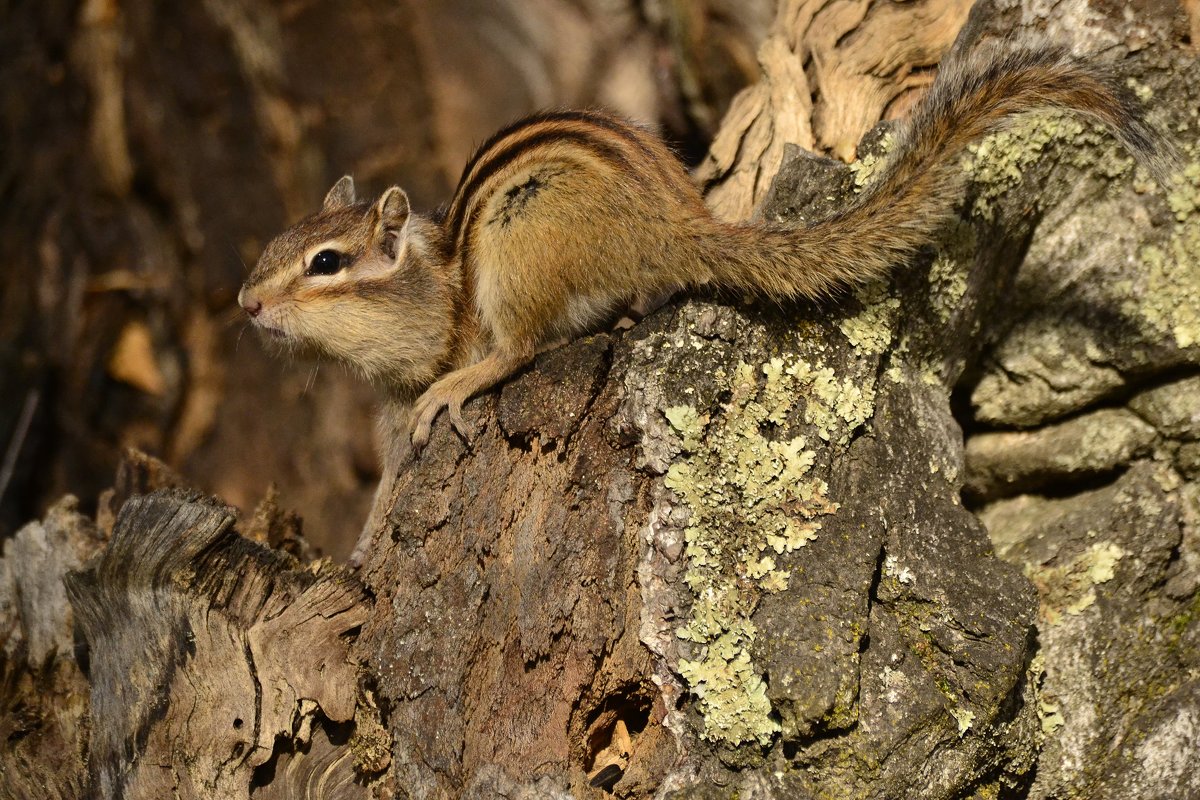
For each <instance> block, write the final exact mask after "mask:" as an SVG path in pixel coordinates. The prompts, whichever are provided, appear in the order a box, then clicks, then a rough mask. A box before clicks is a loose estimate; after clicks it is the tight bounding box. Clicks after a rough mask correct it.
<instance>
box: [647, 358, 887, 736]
mask: <svg viewBox="0 0 1200 800" xmlns="http://www.w3.org/2000/svg"><path fill="white" fill-rule="evenodd" d="M800 364H803V362H801V361H798V360H797V361H794V362H793V363H791V364H788V363H787V362H785V361H784V360H783V359H779V358H777V359H772V360H771V361H769V362H767V363H766V364H764V365H762V367H761V368H759V369H755V368H754V367H752V366H750V365H748V364H740V365H738V367H737V369H736V372H735V374H734V375H733V376H729V377H727V376H725V375H723V374H721V373H718V375H717V379H718V380H719V381H722V382H726V383H727V384H728V388H729V391H730V399H729V401H728V402H727V403H726V404H725V405H724V407H723V409H722V412H723V413H721V414H720V415H718V416H717V417H716V418H715V419H711V418H709V417H708V416H707V415H702V414H700V413H699V412H698V411H696V410H695V409H690V408H687V407H681V406H677V407H673V408H671V409H669V411H668V412H666V413H667V420H668V422H669V423H670V424H671V427H672V428H673V429H674V430H675V431H676V432H677V433H679V434H680V436H681V438H682V440H683V441H682V450H683V457H682V458H681V459H680V460H679V461H677V462H675V463H674V464H672V465H671V466H670V468H669V469H668V470H667V474H666V479H665V482H666V485H667V487H668V488H670V489H671V490H672V491H673V492H675V494H676V495H678V496H679V497H680V499H681V500H682V501H683V502H684V503H685V504H686V505H687V507H688V509H689V511H690V512H691V518H690V520H689V523H688V526H687V528H686V529H685V530H684V541H685V543H686V550H685V553H686V556H687V570H686V572H685V574H684V582H685V583H686V584H687V586H688V588H689V589H690V590H691V592H692V594H693V598H694V599H693V603H692V608H691V612H690V614H689V618H688V620H687V622H686V623H685V624H684V625H683V626H682V627H680V628H679V630H678V631H676V635H677V636H679V638H680V639H683V640H684V641H687V642H691V643H693V645H694V646H695V652H694V657H692V658H684V659H681V660H680V662H679V672H680V674H681V675H682V676H683V678H684V680H686V681H687V683H688V686H689V687H690V688H691V690H692V692H693V693H694V694H695V695H696V698H697V704H698V707H699V709H700V711H701V713H702V714H703V717H704V736H705V737H706V738H709V739H711V740H719V741H723V742H725V743H728V744H733V745H737V744H742V743H745V742H757V743H759V744H766V743H768V742H769V741H770V740H771V739H772V737H774V736H775V735H776V733H777V732H778V731H779V724H778V723H777V722H776V721H775V720H774V719H772V717H771V704H770V700H769V699H768V697H767V685H766V682H765V680H764V679H763V676H762V672H761V670H760V669H758V668H757V667H756V666H755V664H754V661H753V657H752V646H753V644H754V640H755V637H756V635H757V632H758V631H757V628H756V626H755V624H754V622H753V620H752V619H751V617H752V615H753V613H754V610H755V609H756V608H757V605H758V598H759V597H760V596H761V595H762V594H764V593H771V592H779V591H783V590H784V589H786V588H787V587H788V581H789V578H790V577H791V576H790V572H789V571H788V570H786V569H782V568H780V566H779V564H778V562H777V557H778V556H782V555H784V554H786V553H792V552H795V551H796V550H799V549H800V548H803V547H804V546H805V545H806V544H808V542H810V541H812V540H813V539H814V538H816V536H817V535H818V532H819V531H820V528H821V523H820V521H819V517H820V516H822V515H826V514H831V513H833V512H834V511H836V510H837V504H836V503H831V502H830V501H829V500H828V498H827V494H828V487H827V486H826V485H825V483H824V482H823V481H820V480H816V479H813V478H811V477H810V476H809V475H808V473H809V471H810V470H811V469H812V466H813V463H814V461H815V454H814V453H813V452H812V451H811V450H807V449H806V448H805V440H804V438H803V437H794V438H791V439H785V440H776V439H770V438H767V436H765V435H764V431H766V432H768V433H769V432H770V431H771V430H773V429H774V430H778V429H779V428H780V426H782V425H783V423H784V422H785V420H786V419H787V418H788V416H789V413H790V412H791V410H792V408H793V406H794V404H795V403H796V401H797V399H798V398H799V397H801V396H808V397H809V399H810V401H812V400H813V398H815V397H817V396H818V392H819V391H820V390H818V388H817V386H816V383H817V382H818V380H821V381H823V382H824V384H828V383H829V382H830V379H829V378H828V376H826V375H825V374H824V372H823V371H822V370H820V369H818V368H813V367H810V366H808V365H805V366H804V367H803V368H798V365H800ZM759 373H761V374H762V375H764V376H765V378H766V380H765V381H763V382H762V384H761V385H760V382H759V379H758V375H759ZM833 383H835V384H837V386H838V389H837V393H838V394H839V396H840V393H842V392H843V388H844V387H842V386H841V384H840V383H838V382H836V381H833ZM824 391H826V392H827V391H828V390H824ZM816 402H819V403H821V404H822V405H825V401H824V400H818V401H816ZM837 405H838V404H837V403H832V404H830V405H829V406H828V407H827V410H828V412H829V413H834V412H833V410H832V409H833V407H835V406H837ZM849 416H850V418H852V419H859V418H860V416H861V415H860V412H859V411H857V410H855V411H853V412H851V413H850V414H849ZM862 419H865V417H862Z"/></svg>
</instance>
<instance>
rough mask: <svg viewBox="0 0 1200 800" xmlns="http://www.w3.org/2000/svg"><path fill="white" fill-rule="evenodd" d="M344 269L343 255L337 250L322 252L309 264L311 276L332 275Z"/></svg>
mask: <svg viewBox="0 0 1200 800" xmlns="http://www.w3.org/2000/svg"><path fill="white" fill-rule="evenodd" d="M341 268H342V254H341V253H339V252H338V251H337V250H322V251H321V252H319V253H317V254H316V255H315V256H313V258H312V261H310V262H309V264H308V274H309V275H332V274H333V273H335V272H337V271H338V270H339V269H341Z"/></svg>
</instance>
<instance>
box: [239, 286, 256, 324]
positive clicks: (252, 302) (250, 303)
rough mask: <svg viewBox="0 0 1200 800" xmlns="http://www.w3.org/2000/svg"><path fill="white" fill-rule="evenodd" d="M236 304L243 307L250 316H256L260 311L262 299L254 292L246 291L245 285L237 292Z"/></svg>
mask: <svg viewBox="0 0 1200 800" xmlns="http://www.w3.org/2000/svg"><path fill="white" fill-rule="evenodd" d="M238 305H240V306H241V307H242V308H243V309H245V311H246V313H247V314H249V315H250V316H252V317H257V316H258V313H259V312H260V311H262V301H261V300H259V299H258V296H257V295H256V294H254V292H251V291H247V290H246V287H245V286H243V287H242V290H241V291H240V292H238Z"/></svg>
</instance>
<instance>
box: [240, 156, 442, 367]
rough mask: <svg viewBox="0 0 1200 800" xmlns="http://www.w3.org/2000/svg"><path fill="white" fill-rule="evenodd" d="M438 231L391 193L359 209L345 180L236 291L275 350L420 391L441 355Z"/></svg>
mask: <svg viewBox="0 0 1200 800" xmlns="http://www.w3.org/2000/svg"><path fill="white" fill-rule="evenodd" d="M440 236H441V232H440V229H438V228H437V227H436V226H435V225H433V224H432V223H430V222H428V221H426V220H425V219H423V218H421V217H417V216H415V215H413V214H412V213H411V209H410V208H409V203H408V197H407V195H405V194H404V192H403V191H402V190H401V189H400V188H399V187H396V186H393V187H392V188H391V189H388V190H387V191H386V192H384V194H383V196H382V197H380V198H379V200H378V201H376V202H375V203H360V202H358V201H356V199H355V196H354V181H353V180H352V179H351V178H350V177H349V176H346V177H344V178H342V179H341V180H339V181H338V182H337V183H335V184H334V185H333V188H332V189H330V190H329V192H328V194H326V195H325V202H324V204H323V205H322V207H321V210H320V211H318V212H317V213H316V214H313V215H312V216H310V217H307V218H306V219H303V220H301V221H300V222H299V223H297V224H296V225H294V226H292V227H291V228H289V229H288V230H286V231H284V232H283V233H282V234H280V235H279V236H277V237H275V238H274V239H273V240H271V242H270V243H269V244H268V245H267V247H266V249H265V250H264V251H263V254H262V256H260V257H259V259H258V264H256V265H255V267H254V270H253V271H252V272H251V273H250V276H249V277H248V278H247V279H246V282H245V283H244V284H243V285H242V289H241V291H240V292H238V303H239V304H240V305H241V307H242V308H243V309H244V310H245V312H246V313H247V314H249V315H250V318H251V320H252V321H253V322H254V324H255V326H256V327H258V328H259V329H260V330H262V331H263V332H264V333H266V334H268V336H269V337H270V339H271V340H272V341H275V342H277V343H279V344H281V345H284V346H286V347H289V348H293V349H297V350H302V351H307V352H313V353H317V354H322V355H327V356H332V357H333V358H336V359H339V360H341V361H344V362H346V363H348V364H350V365H351V366H353V367H356V368H357V369H358V370H359V371H361V372H362V373H363V374H364V375H366V376H367V377H368V378H369V379H372V380H377V381H381V382H383V383H386V384H390V385H394V386H397V387H404V388H413V387H419V386H420V385H421V384H423V383H427V382H428V381H429V380H431V379H432V376H431V375H427V374H426V373H427V372H429V371H430V370H433V369H434V368H435V367H436V366H437V362H438V361H440V359H441V358H442V356H444V353H443V352H442V350H444V348H445V346H446V342H445V341H444V340H445V339H447V338H448V334H443V333H440V332H441V331H443V330H446V329H448V328H449V324H448V322H447V321H446V320H444V319H443V317H445V316H447V315H449V314H450V303H451V299H450V296H449V295H450V293H449V290H448V287H447V286H446V281H445V277H444V274H445V273H446V270H444V269H438V268H437V265H436V262H437V254H438V253H439V252H440V250H441V248H440V241H441V240H440Z"/></svg>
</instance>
